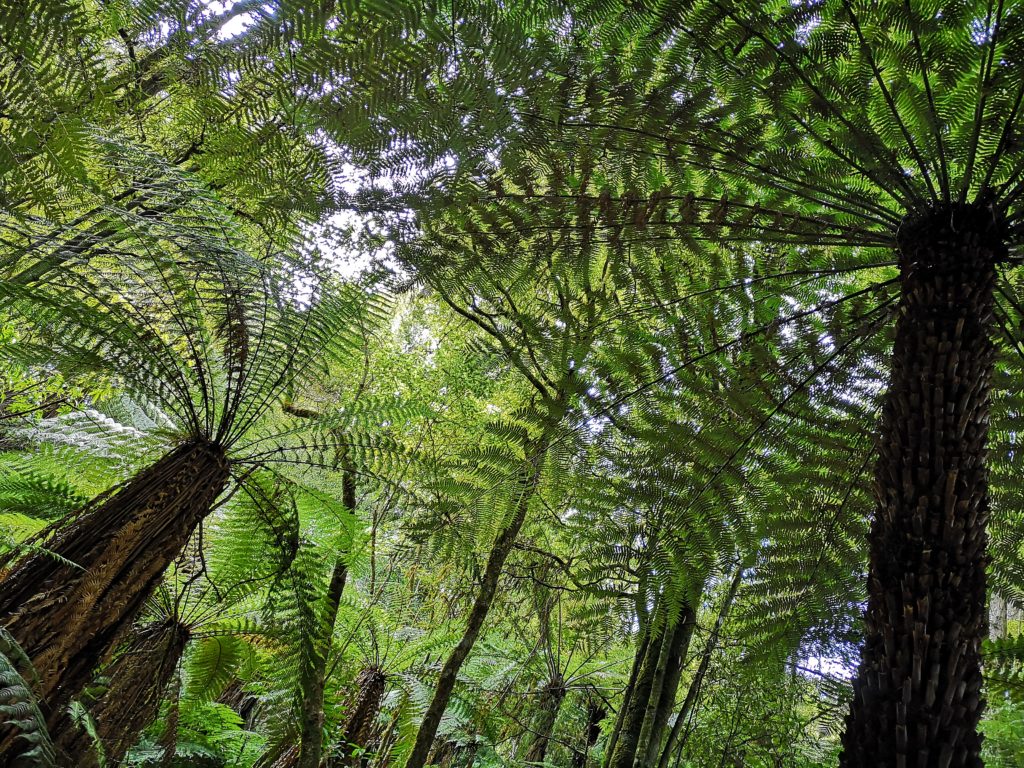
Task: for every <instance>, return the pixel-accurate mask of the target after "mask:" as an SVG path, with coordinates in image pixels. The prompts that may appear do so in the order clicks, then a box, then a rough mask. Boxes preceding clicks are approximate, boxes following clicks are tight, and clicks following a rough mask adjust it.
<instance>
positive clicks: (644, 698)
mask: <svg viewBox="0 0 1024 768" xmlns="http://www.w3.org/2000/svg"><path fill="white" fill-rule="evenodd" d="M651 624H652V625H654V624H655V621H652V622H651ZM650 631H653V632H656V634H654V635H652V636H651V637H650V639H649V640H648V642H647V644H646V649H645V653H644V656H643V660H642V661H641V662H640V670H639V672H638V673H637V675H636V680H635V681H634V683H633V686H632V690H631V691H629V693H628V696H627V698H626V701H624V702H623V705H622V712H621V714H620V717H619V720H618V722H617V723H616V726H617V730H618V733H617V738H616V739H615V746H614V748H613V749H611V750H609V752H608V756H607V758H606V759H605V768H633V761H634V760H635V759H636V753H637V749H638V748H639V746H640V732H641V730H642V729H643V725H644V717H645V716H646V714H647V705H648V704H649V703H650V701H651V692H652V690H653V688H654V685H655V679H656V678H657V675H658V662H659V660H660V659H661V655H662V649H663V648H664V646H665V644H666V642H668V641H669V639H670V638H671V635H672V631H671V629H669V628H667V627H665V625H664V624H663V623H662V624H660V626H658V627H657V629H655V628H654V626H651V628H650Z"/></svg>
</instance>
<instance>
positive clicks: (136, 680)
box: [55, 620, 189, 768]
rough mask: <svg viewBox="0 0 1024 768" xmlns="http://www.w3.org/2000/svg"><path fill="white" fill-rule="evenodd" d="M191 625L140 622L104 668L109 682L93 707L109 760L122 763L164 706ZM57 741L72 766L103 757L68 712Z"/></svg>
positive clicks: (87, 765)
mask: <svg viewBox="0 0 1024 768" xmlns="http://www.w3.org/2000/svg"><path fill="white" fill-rule="evenodd" d="M188 638H189V633H188V629H187V628H186V627H185V626H183V625H182V624H181V623H180V622H177V621H173V620H167V621H162V622H160V623H155V624H147V625H145V626H142V627H139V628H138V629H137V630H136V631H134V632H133V633H132V638H131V640H130V641H129V642H128V644H127V645H126V646H124V647H123V648H122V649H121V652H120V653H119V654H118V656H117V657H116V658H115V659H114V661H113V662H111V663H110V664H109V665H107V667H106V668H105V669H104V670H103V675H104V677H107V678H109V680H110V685H109V687H108V688H107V690H106V691H105V692H104V694H103V695H102V696H101V697H100V698H99V700H98V701H97V702H96V703H95V704H93V705H92V706H91V707H89V713H90V715H91V716H92V718H93V720H94V721H95V723H96V733H97V735H98V736H99V738H100V742H101V743H102V745H103V751H104V755H105V757H106V762H107V764H108V765H120V763H121V760H122V759H123V758H124V756H125V755H126V754H127V752H128V750H129V749H131V747H132V746H133V745H134V744H135V742H136V741H138V738H139V734H140V733H142V731H143V729H144V728H146V726H148V725H149V724H150V723H152V722H153V721H154V720H155V719H156V716H157V713H158V712H159V709H160V702H161V701H162V699H163V695H164V692H165V691H166V690H167V685H168V683H170V681H171V678H172V677H173V676H174V671H175V669H177V666H178V662H180V661H181V656H182V654H183V653H184V651H185V645H186V644H187V643H188ZM55 735H56V737H57V739H56V742H57V743H56V746H57V748H58V751H59V752H60V753H61V762H62V764H63V765H66V766H68V768H93V766H98V765H99V760H98V759H97V755H96V754H95V750H94V748H93V743H92V737H91V736H89V734H88V733H86V732H85V730H84V729H81V728H76V727H74V726H73V725H72V724H71V723H70V722H68V719H67V718H65V719H64V720H63V721H62V723H61V724H60V725H59V726H58V727H57V729H56V734H55Z"/></svg>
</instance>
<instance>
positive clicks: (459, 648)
mask: <svg viewBox="0 0 1024 768" xmlns="http://www.w3.org/2000/svg"><path fill="white" fill-rule="evenodd" d="M546 451H547V439H546V437H544V438H541V439H540V441H538V443H536V444H534V446H533V447H532V449H530V450H529V452H528V453H529V458H528V463H529V466H528V469H527V471H526V472H524V477H523V478H522V479H521V485H522V487H521V488H520V490H519V495H518V499H517V501H516V506H515V512H514V513H513V516H512V519H511V520H509V522H508V524H507V525H506V526H505V528H504V529H502V531H501V532H500V533H499V534H498V537H497V538H496V539H495V541H494V546H492V547H491V553H490V555H489V556H488V558H487V565H486V567H485V568H484V577H483V581H482V583H481V584H480V589H479V591H478V592H477V595H476V599H475V600H474V602H473V607H472V609H471V610H470V612H469V618H468V619H467V620H466V629H465V630H464V631H463V633H462V637H461V638H460V639H459V642H458V644H457V645H456V646H455V648H454V649H453V650H452V652H451V654H450V655H449V656H448V659H447V660H446V661H445V663H444V666H442V667H441V674H440V676H439V678H438V681H437V688H436V689H435V690H434V696H433V698H432V699H431V700H430V704H429V705H428V706H427V711H426V712H425V713H424V715H423V722H422V723H421V725H420V729H419V731H418V732H417V733H416V742H415V743H414V744H413V748H412V751H411V752H410V753H409V759H408V760H407V761H406V763H405V768H423V766H424V765H426V762H427V758H428V757H429V755H430V748H431V745H432V744H433V743H434V737H435V736H436V735H437V728H438V726H439V725H440V724H441V717H442V715H444V711H445V708H446V707H447V706H448V700H449V699H450V698H451V695H452V691H453V690H454V689H455V680H456V678H457V676H458V674H459V670H460V669H461V668H462V664H463V663H464V662H465V661H466V658H467V657H468V656H469V652H470V651H471V650H473V645H474V644H475V643H476V639H477V637H478V636H479V635H480V630H481V629H482V628H483V625H484V620H485V619H486V618H487V614H488V612H490V610H491V603H492V601H493V600H494V594H495V592H496V591H497V589H498V580H499V579H500V578H501V572H502V569H503V568H504V566H505V560H506V559H507V558H508V555H509V552H511V551H512V546H513V545H514V544H515V541H516V537H517V536H518V535H519V530H520V529H521V528H522V527H523V523H524V522H525V520H526V512H527V510H528V508H529V505H530V499H531V498H532V497H533V494H534V492H535V491H536V489H537V485H538V484H539V483H540V473H541V464H542V462H543V460H544V455H545V453H546Z"/></svg>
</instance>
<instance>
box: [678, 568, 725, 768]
mask: <svg viewBox="0 0 1024 768" xmlns="http://www.w3.org/2000/svg"><path fill="white" fill-rule="evenodd" d="M742 578H743V568H742V567H740V566H737V567H736V573H735V574H733V577H732V582H731V583H730V584H729V592H728V593H727V594H726V596H725V600H723V601H722V607H721V608H719V610H718V616H717V617H716V618H715V626H714V627H713V628H712V629H711V634H710V635H709V636H708V640H707V643H705V645H704V652H703V653H702V654H701V657H700V663H699V664H698V665H697V671H696V672H694V674H693V680H691V681H690V685H689V687H688V688H687V689H686V697H685V698H684V699H683V704H682V706H681V707H680V708H679V712H678V713H677V714H676V719H675V722H674V723H673V724H672V730H671V731H669V734H668V740H667V741H666V743H665V748H664V749H663V750H661V757H660V758H659V759H658V768H668V764H669V761H670V760H671V759H672V752H673V751H675V752H676V762H679V751H680V750H681V749H682V748H683V744H684V743H685V742H686V734H684V733H683V728H684V726H685V725H686V721H687V720H688V719H689V717H690V713H691V712H692V711H693V707H694V706H695V705H696V703H697V697H698V696H699V695H700V689H701V686H702V685H703V684H704V677H705V676H706V675H707V673H708V667H709V666H711V657H712V655H714V652H715V648H716V647H717V646H718V636H719V634H721V631H722V625H723V624H724V623H725V618H726V616H728V615H729V609H730V608H731V607H732V601H733V600H735V599H736V593H737V592H738V591H739V588H740V582H741V581H742Z"/></svg>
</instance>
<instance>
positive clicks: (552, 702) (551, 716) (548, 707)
mask: <svg viewBox="0 0 1024 768" xmlns="http://www.w3.org/2000/svg"><path fill="white" fill-rule="evenodd" d="M564 700H565V680H563V679H562V677H561V675H559V676H558V677H555V678H553V679H551V680H549V681H548V682H547V684H546V685H545V686H544V691H543V693H541V697H540V703H539V704H538V709H537V714H536V716H535V717H534V718H533V720H532V721H531V723H530V732H529V734H528V735H527V738H528V741H527V744H526V749H524V750H523V757H522V759H523V762H525V763H543V762H544V756H545V755H547V753H548V744H549V742H550V741H551V734H552V733H553V732H554V730H555V721H556V720H558V712H559V710H561V708H562V702H563V701H564Z"/></svg>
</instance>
